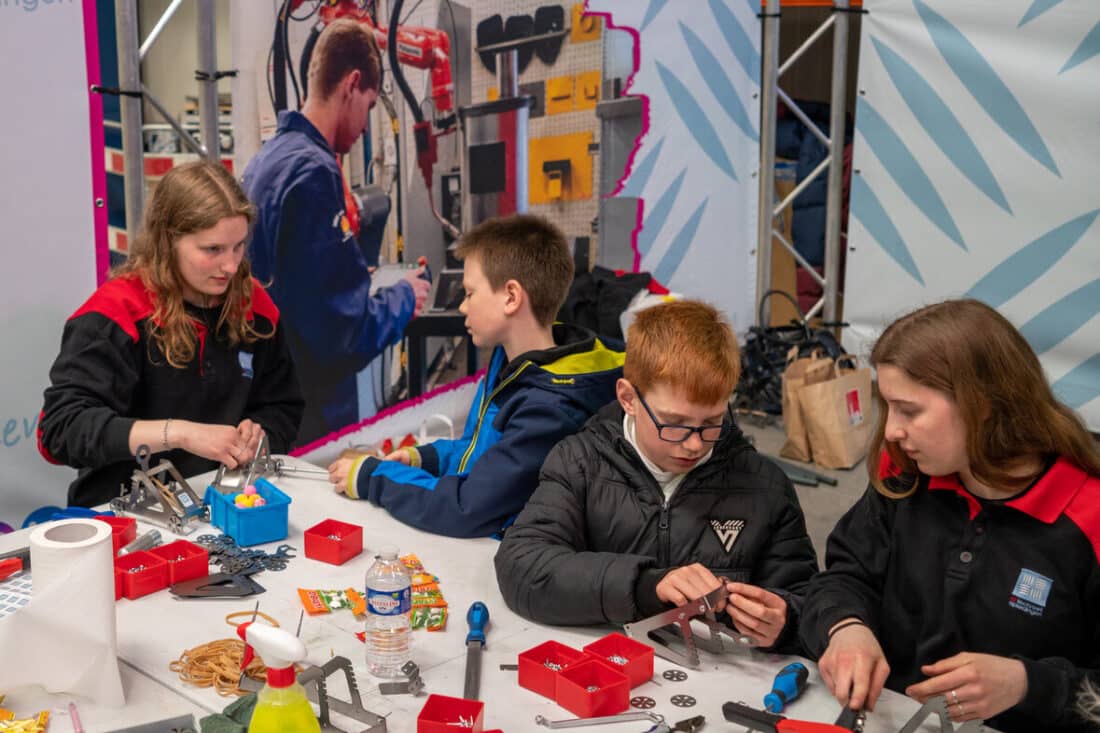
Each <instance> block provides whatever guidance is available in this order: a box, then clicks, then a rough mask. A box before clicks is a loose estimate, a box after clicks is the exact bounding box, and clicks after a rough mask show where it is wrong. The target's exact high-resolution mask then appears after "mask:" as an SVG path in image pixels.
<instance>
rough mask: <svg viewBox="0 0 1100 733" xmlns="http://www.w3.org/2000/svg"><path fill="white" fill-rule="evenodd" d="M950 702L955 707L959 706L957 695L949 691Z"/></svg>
mask: <svg viewBox="0 0 1100 733" xmlns="http://www.w3.org/2000/svg"><path fill="white" fill-rule="evenodd" d="M951 702H952V703H954V704H955V705H958V704H959V695H958V693H956V692H955V691H954V690H952V691H951Z"/></svg>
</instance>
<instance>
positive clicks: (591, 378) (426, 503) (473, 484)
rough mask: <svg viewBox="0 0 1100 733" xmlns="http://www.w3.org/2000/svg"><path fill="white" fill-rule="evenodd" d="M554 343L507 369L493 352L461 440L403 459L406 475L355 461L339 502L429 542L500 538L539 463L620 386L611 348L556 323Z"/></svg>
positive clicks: (392, 466) (393, 466) (617, 359)
mask: <svg viewBox="0 0 1100 733" xmlns="http://www.w3.org/2000/svg"><path fill="white" fill-rule="evenodd" d="M554 342H555V343H556V344H558V345H557V346H555V347H553V348H551V349H546V350H544V351H530V352H527V353H526V354H521V355H520V356H518V357H517V358H515V359H513V360H512V361H510V362H507V363H506V358H505V354H504V349H503V348H501V347H499V346H498V347H497V348H496V349H495V350H494V351H493V356H492V359H491V360H490V362H489V371H488V373H487V374H486V375H485V378H484V379H483V380H482V381H481V383H480V384H479V385H478V390H477V393H476V394H475V396H474V401H473V404H472V406H471V407H470V413H469V415H468V416H467V417H466V428H465V430H464V431H463V434H462V437H461V438H458V439H457V440H437V441H435V442H433V443H429V444H427V445H423V446H420V447H419V448H417V449H413V450H412V451H411V452H410V457H411V463H412V465H409V466H406V465H404V464H403V463H399V462H397V461H380V460H378V459H377V458H374V457H364V458H361V459H359V460H358V461H356V463H355V464H354V465H353V466H352V469H351V471H350V473H349V476H348V485H347V487H346V490H347V493H348V496H350V497H352V498H356V499H367V500H369V501H370V502H371V503H372V504H377V505H378V506H381V507H384V508H385V509H386V510H387V511H389V513H390V514H391V515H393V516H394V517H396V518H397V519H399V520H401V521H402V522H404V523H405V524H409V525H411V526H413V527H417V528H419V529H423V530H426V531H428V532H434V533H436V534H442V535H448V536H451V537H486V536H490V535H494V534H497V533H499V532H501V531H502V530H503V529H504V528H506V527H507V526H508V525H509V524H511V522H512V520H513V519H514V518H515V516H516V514H518V513H519V511H520V510H521V509H523V505H524V504H526V503H527V499H528V498H529V497H530V496H531V493H532V492H533V491H534V490H535V487H536V486H537V485H538V474H539V469H540V468H541V467H542V462H543V460H544V459H545V458H546V454H547V453H549V452H550V449H551V448H553V447H554V445H555V444H556V443H557V442H558V441H559V440H561V439H562V438H564V437H566V436H567V435H572V434H573V433H575V432H576V431H577V430H579V429H580V427H581V426H582V425H583V424H584V423H585V421H586V420H588V418H589V417H591V416H592V415H593V414H594V413H595V412H596V410H598V409H599V408H600V407H602V406H603V405H605V404H607V403H608V402H610V401H611V400H613V399H614V398H615V382H616V380H617V379H618V378H619V377H621V376H622V366H623V356H624V355H623V353H622V351H621V350H620V349H621V345H619V344H616V343H613V342H608V343H605V342H604V341H602V340H601V339H600V338H598V337H597V336H596V335H595V334H594V333H592V332H591V331H588V330H587V329H583V328H579V327H577V326H568V325H565V324H561V323H559V324H555V325H554Z"/></svg>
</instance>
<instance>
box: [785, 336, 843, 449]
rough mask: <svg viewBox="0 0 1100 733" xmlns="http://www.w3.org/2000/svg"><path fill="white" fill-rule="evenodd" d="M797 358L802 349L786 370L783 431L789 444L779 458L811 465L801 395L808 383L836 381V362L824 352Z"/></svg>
mask: <svg viewBox="0 0 1100 733" xmlns="http://www.w3.org/2000/svg"><path fill="white" fill-rule="evenodd" d="M797 357H798V347H792V348H791V350H790V353H788V354H787V366H786V368H785V369H784V370H783V428H784V430H786V432H787V442H786V443H784V444H783V448H782V449H780V451H779V455H781V456H783V457H784V458H793V459H794V460H796V461H805V462H806V463H809V462H810V461H812V460H813V454H812V452H811V450H810V437H809V435H808V434H807V432H806V423H805V421H804V420H803V417H802V407H801V400H800V393H801V391H802V389H803V388H804V387H805V386H806V385H807V384H813V383H815V382H820V381H822V380H825V379H830V378H832V376H833V370H834V367H833V362H832V360H831V359H826V358H825V357H824V356H822V352H820V351H815V352H814V353H812V354H811V355H810V356H806V357H802V358H801V359H799V358H797Z"/></svg>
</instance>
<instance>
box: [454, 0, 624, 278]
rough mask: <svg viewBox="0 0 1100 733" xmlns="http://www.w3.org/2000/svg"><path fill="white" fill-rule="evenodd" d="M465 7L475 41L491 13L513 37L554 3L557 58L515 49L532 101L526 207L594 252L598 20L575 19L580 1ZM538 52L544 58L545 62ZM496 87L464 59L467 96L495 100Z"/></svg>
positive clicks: (537, 27) (481, 67) (537, 29)
mask: <svg viewBox="0 0 1100 733" xmlns="http://www.w3.org/2000/svg"><path fill="white" fill-rule="evenodd" d="M471 5H472V17H471V22H472V24H473V27H474V29H475V32H474V34H473V35H474V43H475V45H476V44H477V43H478V35H479V34H478V28H479V25H482V24H490V23H492V19H493V17H494V16H499V17H500V19H501V21H502V23H503V27H504V28H503V29H504V32H505V36H506V37H507V38H508V39H514V38H515V37H516V34H520V33H523V32H524V31H525V30H526V29H525V28H524V26H525V24H526V23H527V19H528V18H529V19H530V25H531V27H530V35H542V34H543V33H545V30H544V28H545V27H546V23H547V21H546V18H548V17H550V16H552V15H554V14H556V9H557V8H561V15H560V18H561V22H562V23H564V28H563V30H567V31H568V33H567V34H566V35H565V36H564V37H563V38H561V39H560V47H559V48H558V50H557V53H556V55H552V54H550V53H547V52H544V51H543V50H542V49H541V48H540V49H539V52H538V53H536V52H534V50H533V49H531V50H527V51H526V52H525V51H523V50H521V51H520V58H519V66H520V72H519V87H520V94H530V95H532V96H535V98H536V101H535V106H534V108H533V109H532V113H531V118H530V120H529V123H528V136H529V139H530V149H531V153H530V156H529V161H530V165H529V169H528V170H529V178H528V183H529V187H530V189H529V200H530V207H529V211H530V212H531V213H533V214H540V215H542V216H545V217H547V218H549V219H550V220H551V221H553V222H554V223H555V224H557V225H558V226H559V227H561V228H562V230H563V231H564V232H565V234H566V236H567V238H568V239H569V240H570V241H572V240H573V239H575V238H577V237H591V238H592V239H591V241H592V245H591V246H592V247H593V249H594V248H595V247H596V246H597V245H596V234H595V232H593V231H592V222H593V220H594V219H595V218H596V214H597V212H598V208H599V200H598V195H597V189H598V186H597V183H596V181H595V180H594V170H596V166H597V160H598V158H597V156H598V154H599V153H598V147H599V134H600V125H599V120H598V118H597V117H596V114H595V106H596V102H598V101H599V99H600V97H601V95H602V85H603V56H604V35H605V33H604V28H603V19H602V18H600V17H597V16H583V17H582V15H581V10H583V5H584V4H583V3H579V2H578V3H561V4H553V3H549V2H546V0H541V1H540V0H482V1H480V2H477V3H471ZM540 20H541V21H542V22H541V23H539V22H538V21H540ZM485 27H486V25H482V28H485ZM509 31H511V33H509ZM481 37H482V38H483V39H485V38H486V34H485V31H482V32H481ZM490 37H491V35H490ZM501 40H504V39H501ZM544 57H547V58H551V59H552V61H551V63H547V62H546V61H545V60H544ZM525 60H526V61H527V63H526V65H525V64H524V61H525ZM496 86H497V79H496V74H495V72H494V71H490V70H489V68H487V67H486V65H485V64H484V63H483V62H482V59H481V57H480V56H479V55H478V54H476V53H475V54H474V57H473V63H472V64H471V97H472V101H473V102H475V103H477V102H484V101H488V100H490V99H493V98H495V96H496V95H497V89H496ZM582 139H583V140H584V141H585V142H584V144H582V145H580V146H579V147H578V145H577V144H576V142H575V141H577V140H582ZM544 151H554V154H553V155H552V156H550V157H548V155H547V154H544ZM536 153H538V155H536ZM544 164H545V165H544ZM571 184H572V185H571ZM593 254H594V252H592V253H590V261H594V260H593V259H592V257H591V255H593Z"/></svg>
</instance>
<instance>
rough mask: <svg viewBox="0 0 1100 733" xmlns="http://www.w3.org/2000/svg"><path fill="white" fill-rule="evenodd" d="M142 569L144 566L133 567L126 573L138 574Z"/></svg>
mask: <svg viewBox="0 0 1100 733" xmlns="http://www.w3.org/2000/svg"><path fill="white" fill-rule="evenodd" d="M144 569H145V566H144V565H135V566H134V567H132V568H130V569H129V570H128V571H127V572H130V573H140V572H141V571H142V570H144Z"/></svg>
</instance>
